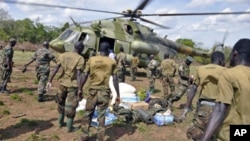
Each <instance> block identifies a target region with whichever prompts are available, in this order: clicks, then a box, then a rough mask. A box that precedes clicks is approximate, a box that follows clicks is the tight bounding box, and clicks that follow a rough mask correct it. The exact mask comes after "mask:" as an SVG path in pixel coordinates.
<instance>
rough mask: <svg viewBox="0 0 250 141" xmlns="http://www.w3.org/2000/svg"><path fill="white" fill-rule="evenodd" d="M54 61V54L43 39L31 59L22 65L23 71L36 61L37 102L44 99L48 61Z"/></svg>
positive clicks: (48, 71)
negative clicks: (41, 45) (41, 44)
mask: <svg viewBox="0 0 250 141" xmlns="http://www.w3.org/2000/svg"><path fill="white" fill-rule="evenodd" d="M52 60H53V61H54V62H55V63H56V59H55V56H54V55H53V53H52V52H51V51H50V50H49V43H48V42H47V41H45V42H44V43H43V48H40V49H38V50H36V52H35V54H34V56H33V57H32V59H31V60H30V61H29V62H28V63H27V64H25V65H24V70H23V72H25V71H26V69H27V67H28V66H29V65H30V64H31V63H33V62H34V61H36V62H37V65H36V73H37V74H36V77H37V80H38V89H37V90H38V102H43V101H44V94H46V83H47V82H48V79H49V74H50V61H52Z"/></svg>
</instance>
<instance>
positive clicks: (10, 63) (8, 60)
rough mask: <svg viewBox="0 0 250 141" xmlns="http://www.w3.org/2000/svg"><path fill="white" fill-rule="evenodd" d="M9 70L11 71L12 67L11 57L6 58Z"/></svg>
mask: <svg viewBox="0 0 250 141" xmlns="http://www.w3.org/2000/svg"><path fill="white" fill-rule="evenodd" d="M6 63H7V69H10V68H11V66H12V58H11V56H10V55H7V56H6Z"/></svg>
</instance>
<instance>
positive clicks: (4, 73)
mask: <svg viewBox="0 0 250 141" xmlns="http://www.w3.org/2000/svg"><path fill="white" fill-rule="evenodd" d="M13 55H14V51H13V48H12V47H11V46H9V45H8V46H6V47H5V48H3V50H2V53H1V58H0V59H1V60H0V65H1V66H0V83H1V90H2V89H5V90H6V87H7V83H8V80H9V79H10V76H11V73H12V64H13V62H12V59H13ZM7 57H8V58H9V61H10V62H12V63H11V66H10V68H9V69H7V66H8V65H7Z"/></svg>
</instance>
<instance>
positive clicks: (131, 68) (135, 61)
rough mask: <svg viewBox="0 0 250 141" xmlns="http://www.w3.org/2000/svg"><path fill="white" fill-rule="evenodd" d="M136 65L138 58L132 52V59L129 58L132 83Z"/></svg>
mask: <svg viewBox="0 0 250 141" xmlns="http://www.w3.org/2000/svg"><path fill="white" fill-rule="evenodd" d="M138 64H139V58H138V57H137V56H136V53H135V52H134V53H133V57H132V58H131V61H130V76H131V80H132V81H135V78H136V72H137V67H138Z"/></svg>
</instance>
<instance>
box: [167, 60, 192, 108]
mask: <svg viewBox="0 0 250 141" xmlns="http://www.w3.org/2000/svg"><path fill="white" fill-rule="evenodd" d="M179 71H182V72H183V74H184V76H185V77H187V78H189V74H190V69H189V66H188V65H187V64H186V63H185V62H183V63H182V64H181V65H180V66H179ZM179 84H180V87H179V89H178V90H177V92H176V93H175V94H171V95H170V96H169V100H168V101H169V104H170V106H171V105H172V103H173V102H175V101H178V100H180V99H181V97H182V96H183V95H184V94H185V93H186V91H187V89H188V86H189V85H190V83H189V81H188V80H184V79H181V78H180V80H179Z"/></svg>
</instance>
